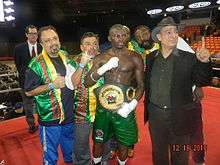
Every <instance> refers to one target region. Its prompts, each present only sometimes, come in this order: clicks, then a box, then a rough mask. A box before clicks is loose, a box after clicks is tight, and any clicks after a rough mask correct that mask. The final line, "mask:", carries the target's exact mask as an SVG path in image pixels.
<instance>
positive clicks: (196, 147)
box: [170, 144, 207, 152]
mask: <svg viewBox="0 0 220 165" xmlns="http://www.w3.org/2000/svg"><path fill="white" fill-rule="evenodd" d="M170 149H171V151H172V152H181V151H185V152H189V151H192V152H201V151H206V150H207V145H206V144H171V145H170Z"/></svg>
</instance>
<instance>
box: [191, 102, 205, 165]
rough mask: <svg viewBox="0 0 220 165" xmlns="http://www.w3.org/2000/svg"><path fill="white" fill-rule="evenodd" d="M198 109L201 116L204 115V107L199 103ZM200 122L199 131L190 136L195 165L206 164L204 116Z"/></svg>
mask: <svg viewBox="0 0 220 165" xmlns="http://www.w3.org/2000/svg"><path fill="white" fill-rule="evenodd" d="M197 108H198V111H199V112H200V114H202V105H201V103H200V102H199V103H197ZM200 121H201V122H198V125H197V129H196V130H195V131H194V132H193V133H192V134H191V136H190V144H191V145H192V148H193V149H192V158H193V160H194V162H195V163H198V164H199V163H204V162H205V150H206V147H205V145H204V135H203V123H202V115H200Z"/></svg>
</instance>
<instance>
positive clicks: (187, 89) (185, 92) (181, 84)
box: [144, 49, 212, 130]
mask: <svg viewBox="0 0 220 165" xmlns="http://www.w3.org/2000/svg"><path fill="white" fill-rule="evenodd" d="M158 53H159V50H156V51H154V52H152V53H151V54H149V56H148V57H147V58H146V71H145V99H144V121H145V122H147V121H148V110H147V106H148V103H149V97H148V96H149V90H150V77H151V70H152V66H153V63H154V60H155V59H156V58H157V55H158ZM173 55H174V64H173V75H172V80H171V91H170V96H171V107H172V115H173V116H172V118H173V126H178V128H176V130H178V129H184V128H181V127H183V126H185V124H186V125H187V122H188V123H189V124H192V123H190V122H189V119H188V120H187V118H189V116H190V117H192V116H193V114H192V112H193V111H188V110H193V109H195V108H196V107H195V106H194V104H193V98H192V86H193V85H196V86H198V87H202V86H207V85H209V84H210V82H211V77H212V67H211V63H202V62H200V61H198V60H197V58H196V56H195V54H192V53H189V52H185V51H182V50H179V49H175V52H174V53H173ZM187 113H188V114H187ZM195 116H197V117H198V114H195ZM195 116H194V117H195ZM184 117H185V119H186V121H185V119H184ZM194 119H195V118H194ZM194 119H192V120H194ZM180 120H181V121H180ZM180 122H181V123H180ZM178 124H179V125H178ZM189 126H190V125H189ZM185 128H186V129H188V128H187V127H185Z"/></svg>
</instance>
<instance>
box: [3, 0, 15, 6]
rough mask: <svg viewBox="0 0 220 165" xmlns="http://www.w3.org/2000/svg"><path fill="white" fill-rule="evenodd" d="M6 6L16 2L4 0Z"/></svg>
mask: <svg viewBox="0 0 220 165" xmlns="http://www.w3.org/2000/svg"><path fill="white" fill-rule="evenodd" d="M4 4H5V6H10V5H14V2H12V1H10V0H8V1H4Z"/></svg>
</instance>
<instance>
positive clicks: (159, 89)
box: [149, 49, 177, 108]
mask: <svg viewBox="0 0 220 165" xmlns="http://www.w3.org/2000/svg"><path fill="white" fill-rule="evenodd" d="M176 50H177V49H174V51H173V52H172V53H171V54H170V55H169V56H168V57H167V58H164V57H163V55H162V53H161V52H158V56H157V57H156V59H155V61H154V64H153V67H152V72H151V77H150V95H149V97H150V102H152V103H153V104H155V105H157V106H158V107H163V108H169V107H171V97H170V91H171V90H170V89H171V80H172V73H173V59H174V58H173V56H174V54H175V53H177V51H176Z"/></svg>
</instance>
